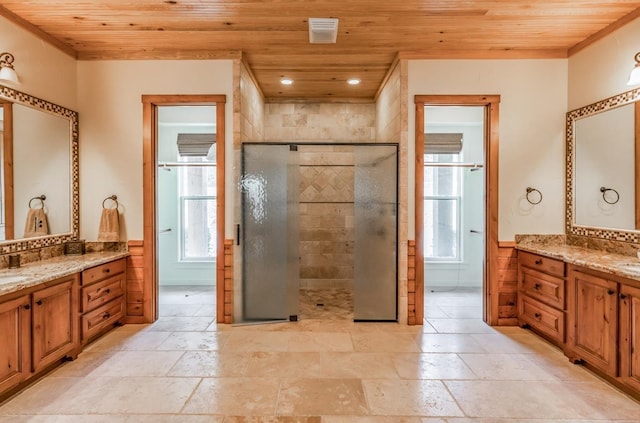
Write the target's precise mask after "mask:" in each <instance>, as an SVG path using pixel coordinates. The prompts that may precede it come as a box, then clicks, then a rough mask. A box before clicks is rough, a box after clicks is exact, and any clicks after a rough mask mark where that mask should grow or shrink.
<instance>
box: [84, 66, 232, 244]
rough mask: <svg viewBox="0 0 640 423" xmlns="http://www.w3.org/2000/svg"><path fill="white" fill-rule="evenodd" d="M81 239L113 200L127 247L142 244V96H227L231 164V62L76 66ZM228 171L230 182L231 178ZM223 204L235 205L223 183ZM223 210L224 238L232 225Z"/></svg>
mask: <svg viewBox="0 0 640 423" xmlns="http://www.w3.org/2000/svg"><path fill="white" fill-rule="evenodd" d="M78 91H79V92H80V93H81V96H80V100H79V105H78V107H79V111H80V204H81V207H80V210H81V213H82V216H81V217H82V218H81V221H80V236H81V237H82V238H84V239H87V240H89V241H92V240H95V239H96V237H97V232H98V223H99V220H100V211H101V204H102V200H103V199H104V198H105V197H107V196H109V195H112V194H116V195H117V196H118V201H119V203H120V205H121V212H122V213H123V221H124V222H125V223H124V225H125V228H124V229H123V233H122V235H123V237H124V239H125V240H139V239H142V238H143V216H142V213H143V208H142V95H143V94H148V95H153V94H225V95H226V96H227V102H226V108H225V118H226V119H225V134H226V140H225V142H226V145H227V147H228V148H227V153H228V155H227V163H233V160H232V154H233V149H232V148H231V142H232V134H233V67H232V61H231V60H215V61H210V60H202V61H194V60H182V61H180V60H167V61H158V60H156V61H80V62H78ZM230 167H231V166H229V169H228V172H227V173H228V175H233V171H232V169H231V168H230ZM226 184H227V189H226V193H227V201H228V202H227V204H229V205H232V204H233V198H230V197H232V195H233V192H234V191H235V189H234V187H233V184H232V181H231V180H230V178H227V182H226ZM229 209H230V207H227V213H226V222H227V230H226V232H227V238H229V237H230V234H231V229H230V228H231V225H232V222H233V219H232V215H231V211H230V210H229Z"/></svg>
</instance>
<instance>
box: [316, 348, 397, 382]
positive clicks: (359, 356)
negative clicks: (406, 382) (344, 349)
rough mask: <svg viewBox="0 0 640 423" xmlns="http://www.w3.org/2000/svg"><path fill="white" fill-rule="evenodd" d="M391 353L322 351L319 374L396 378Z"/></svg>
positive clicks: (351, 377) (359, 377)
mask: <svg viewBox="0 0 640 423" xmlns="http://www.w3.org/2000/svg"><path fill="white" fill-rule="evenodd" d="M392 357H393V353H334V352H328V353H322V354H320V363H321V372H322V373H321V375H322V377H324V378H338V379H364V378H372V379H377V378H380V379H396V378H398V373H397V372H396V369H395V367H394V366H393V360H392Z"/></svg>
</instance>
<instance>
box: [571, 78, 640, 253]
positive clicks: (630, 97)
mask: <svg viewBox="0 0 640 423" xmlns="http://www.w3.org/2000/svg"><path fill="white" fill-rule="evenodd" d="M638 100H640V88H636V89H633V90H630V91H625V92H624V93H622V94H618V95H616V96H613V97H609V98H606V99H604V100H601V101H598V102H596V103H593V104H589V105H587V106H584V107H581V108H579V109H575V110H572V111H570V112H568V113H567V138H566V151H567V153H566V213H565V215H566V223H565V230H566V234H567V235H575V236H583V237H590V238H601V239H606V240H611V241H622V242H631V243H634V244H638V243H640V230H622V229H612V228H598V227H592V226H581V225H577V224H576V223H575V221H574V219H575V212H574V209H573V207H574V204H575V191H574V184H575V160H576V157H575V155H576V144H575V143H576V140H575V123H576V120H578V119H582V118H585V117H588V116H592V115H595V114H598V113H602V112H604V111H607V110H611V109H614V108H617V107H620V106H624V105H627V104H631V103H635V102H637V101H638ZM638 110H640V107H639V105H638V104H637V105H636V111H635V116H636V123H635V132H636V135H635V139H636V141H635V144H636V170H635V172H636V182H639V181H638V177H637V176H638V171H639V169H638V163H637V162H638V155H639V154H640V152H639V151H638V150H637V146H638V142H639V139H638V137H639V134H638V131H639V128H640V126H639V125H640V122H638V120H640V117H639V116H638ZM638 188H639V187H638V186H637V185H636V190H635V191H636V201H635V204H636V220H637V216H638V207H639V205H640V203H639V202H638V200H639V199H638V198H637V197H638V196H639V195H640V191H639V190H638Z"/></svg>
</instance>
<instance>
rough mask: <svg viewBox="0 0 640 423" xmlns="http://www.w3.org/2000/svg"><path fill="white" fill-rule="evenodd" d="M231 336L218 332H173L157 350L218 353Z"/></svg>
mask: <svg viewBox="0 0 640 423" xmlns="http://www.w3.org/2000/svg"><path fill="white" fill-rule="evenodd" d="M229 335H230V334H228V333H218V332H173V333H172V334H171V335H169V336H168V337H167V338H166V339H165V340H164V341H163V342H162V343H161V344H160V345H158V347H157V349H158V350H159V351H163V350H166V351H169V350H174V351H195V350H208V351H217V350H220V349H221V348H222V346H223V345H224V343H225V342H226V340H227V338H229Z"/></svg>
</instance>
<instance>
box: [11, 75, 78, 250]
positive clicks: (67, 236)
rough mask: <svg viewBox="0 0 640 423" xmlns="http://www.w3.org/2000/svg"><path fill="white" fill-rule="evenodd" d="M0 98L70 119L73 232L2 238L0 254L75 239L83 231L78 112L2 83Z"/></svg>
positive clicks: (71, 218)
mask: <svg viewBox="0 0 640 423" xmlns="http://www.w3.org/2000/svg"><path fill="white" fill-rule="evenodd" d="M0 99H2V100H6V101H10V102H12V103H16V104H22V105H23V106H26V107H30V108H33V109H37V110H40V111H43V112H45V113H49V114H52V115H56V116H59V117H62V118H65V119H68V120H69V133H70V139H69V154H70V155H71V157H70V163H71V166H70V169H69V176H70V183H71V186H70V189H71V216H70V220H71V231H70V232H65V233H61V234H53V235H47V236H41V237H36V238H19V239H13V240H6V241H0V254H8V253H14V252H19V251H27V250H33V249H38V248H44V247H51V246H54V245H60V244H63V243H65V242H67V241H75V240H77V239H78V237H79V232H80V165H79V156H78V112H75V111H73V110H71V109H67V108H65V107H62V106H59V105H57V104H54V103H50V102H48V101H46V100H43V99H41V98H38V97H34V96H32V95H29V94H26V93H23V92H21V91H17V90H14V89H12V88H9V87H7V86H4V85H0Z"/></svg>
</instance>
